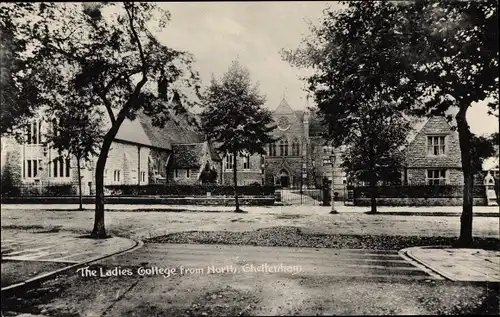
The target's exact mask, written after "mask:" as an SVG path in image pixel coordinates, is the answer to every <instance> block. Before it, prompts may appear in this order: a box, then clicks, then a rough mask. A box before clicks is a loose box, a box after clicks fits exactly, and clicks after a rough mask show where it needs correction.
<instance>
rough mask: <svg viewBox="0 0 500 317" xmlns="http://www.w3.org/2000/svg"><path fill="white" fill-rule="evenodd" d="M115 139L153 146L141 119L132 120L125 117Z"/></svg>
mask: <svg viewBox="0 0 500 317" xmlns="http://www.w3.org/2000/svg"><path fill="white" fill-rule="evenodd" d="M115 140H120V141H126V142H133V143H137V144H142V145H146V146H152V143H151V140H150V139H149V137H148V135H147V134H146V132H145V131H144V129H143V128H142V126H141V123H140V122H139V120H133V121H132V120H129V119H125V120H124V121H123V123H122V125H121V126H120V129H119V130H118V133H117V134H116V137H115Z"/></svg>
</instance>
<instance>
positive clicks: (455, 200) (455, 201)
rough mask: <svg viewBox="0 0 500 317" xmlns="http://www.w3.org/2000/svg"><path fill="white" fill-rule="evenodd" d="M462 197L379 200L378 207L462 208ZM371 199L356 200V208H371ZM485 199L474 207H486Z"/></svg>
mask: <svg viewBox="0 0 500 317" xmlns="http://www.w3.org/2000/svg"><path fill="white" fill-rule="evenodd" d="M462 202H463V199H462V198H461V197H441V198H377V205H378V206H462ZM370 203H371V200H370V198H356V199H355V200H354V206H370ZM486 205H487V204H486V199H485V198H474V206H486Z"/></svg>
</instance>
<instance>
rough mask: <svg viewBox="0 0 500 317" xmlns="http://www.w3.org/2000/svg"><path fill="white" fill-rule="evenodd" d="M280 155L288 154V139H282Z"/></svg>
mask: <svg viewBox="0 0 500 317" xmlns="http://www.w3.org/2000/svg"><path fill="white" fill-rule="evenodd" d="M280 156H288V140H287V139H284V140H283V139H281V141H280Z"/></svg>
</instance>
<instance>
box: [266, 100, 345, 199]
mask: <svg viewBox="0 0 500 317" xmlns="http://www.w3.org/2000/svg"><path fill="white" fill-rule="evenodd" d="M273 119H274V121H275V123H276V125H277V128H276V129H275V130H274V132H273V135H274V136H275V137H277V138H279V140H278V141H276V142H275V143H272V144H269V146H268V148H267V149H266V152H267V154H266V155H265V158H264V177H265V183H267V184H275V185H278V186H281V187H289V188H300V187H301V186H302V187H303V188H319V187H321V186H322V182H323V178H327V179H328V180H329V181H330V182H331V181H332V179H334V184H335V189H336V190H337V191H338V192H339V194H340V195H342V194H343V191H344V187H345V184H346V176H345V173H344V171H343V170H342V169H341V168H340V163H341V158H340V156H341V150H340V149H335V148H333V147H331V146H328V145H327V144H326V140H325V139H323V138H322V136H321V133H322V132H323V131H324V128H323V127H322V126H321V124H320V122H319V120H318V119H317V118H316V117H315V116H314V115H312V114H311V113H310V112H309V110H305V111H297V110H294V109H292V107H291V106H290V105H289V104H288V102H287V101H286V100H285V99H283V100H282V101H281V103H280V104H279V105H278V107H277V108H276V109H275V110H274V111H273ZM333 154H335V156H336V160H335V168H334V169H333V168H332V163H333V162H332V155H333Z"/></svg>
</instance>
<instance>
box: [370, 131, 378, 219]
mask: <svg viewBox="0 0 500 317" xmlns="http://www.w3.org/2000/svg"><path fill="white" fill-rule="evenodd" d="M373 131H374V130H373V129H372V132H373ZM376 137H377V136H375V135H374V134H373V133H372V134H371V135H370V154H369V155H370V206H371V208H370V213H371V214H375V213H377V181H378V179H377V174H376V172H375V146H374V144H375V141H374V140H375V138H376Z"/></svg>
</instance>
